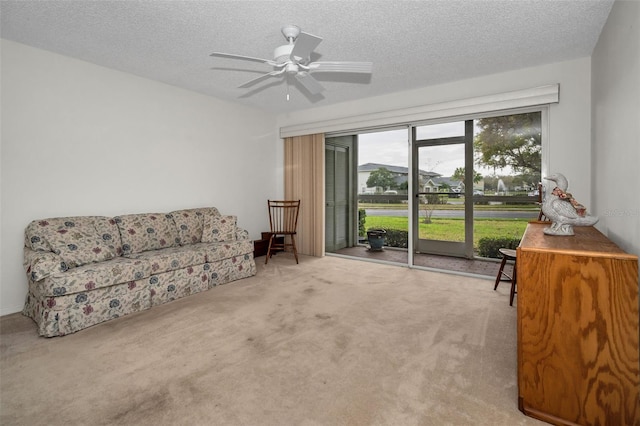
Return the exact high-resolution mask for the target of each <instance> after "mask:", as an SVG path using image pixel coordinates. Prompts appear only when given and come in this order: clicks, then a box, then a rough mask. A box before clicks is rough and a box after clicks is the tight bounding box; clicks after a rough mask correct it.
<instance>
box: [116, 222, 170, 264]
mask: <svg viewBox="0 0 640 426" xmlns="http://www.w3.org/2000/svg"><path fill="white" fill-rule="evenodd" d="M115 221H116V224H117V225H118V228H119V229H120V238H121V239H122V250H123V252H124V254H125V255H128V254H132V253H142V252H144V251H147V250H158V249H163V248H167V247H173V246H176V245H178V244H179V242H180V240H179V238H178V232H177V230H176V225H175V223H174V221H173V218H172V216H171V214H164V213H141V214H129V215H124V216H117V217H115Z"/></svg>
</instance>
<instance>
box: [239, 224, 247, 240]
mask: <svg viewBox="0 0 640 426" xmlns="http://www.w3.org/2000/svg"><path fill="white" fill-rule="evenodd" d="M236 239H237V240H248V239H249V231H247V230H246V229H242V228H238V227H237V226H236Z"/></svg>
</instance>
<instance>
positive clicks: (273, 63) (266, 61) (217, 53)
mask: <svg viewBox="0 0 640 426" xmlns="http://www.w3.org/2000/svg"><path fill="white" fill-rule="evenodd" d="M209 56H219V57H221V58H231V59H243V60H246V61H254V62H262V63H265V64H269V65H272V66H274V67H275V66H277V65H278V64H276V63H275V62H274V61H272V60H270V59H262V58H254V57H252V56H244V55H234V54H233V53H222V52H213V53H212V54H210V55H209Z"/></svg>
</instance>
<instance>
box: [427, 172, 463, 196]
mask: <svg viewBox="0 0 640 426" xmlns="http://www.w3.org/2000/svg"><path fill="white" fill-rule="evenodd" d="M422 192H464V182H462V181H461V180H460V179H454V178H451V177H442V176H436V177H432V178H429V179H427V180H426V181H425V182H424V183H423V185H422Z"/></svg>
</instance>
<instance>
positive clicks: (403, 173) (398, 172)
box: [358, 163, 441, 194]
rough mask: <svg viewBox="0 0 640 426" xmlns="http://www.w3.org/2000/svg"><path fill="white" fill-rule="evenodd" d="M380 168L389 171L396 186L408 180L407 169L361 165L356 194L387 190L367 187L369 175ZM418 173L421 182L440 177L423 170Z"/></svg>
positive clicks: (369, 164)
mask: <svg viewBox="0 0 640 426" xmlns="http://www.w3.org/2000/svg"><path fill="white" fill-rule="evenodd" d="M381 168H385V169H387V170H389V172H391V174H392V175H393V177H394V180H395V183H396V185H397V186H400V185H402V184H404V183H406V182H407V180H408V176H409V169H408V168H407V167H402V166H391V165H389V164H379V163H366V164H362V165H360V166H358V193H360V194H375V193H380V192H383V191H384V190H386V189H387V188H372V187H368V186H367V180H369V176H371V173H373V172H374V171H376V170H379V169H381ZM419 173H420V180H422V181H424V180H426V179H429V178H434V177H439V176H441V175H440V174H439V173H435V172H426V171H424V170H420V171H419Z"/></svg>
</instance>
